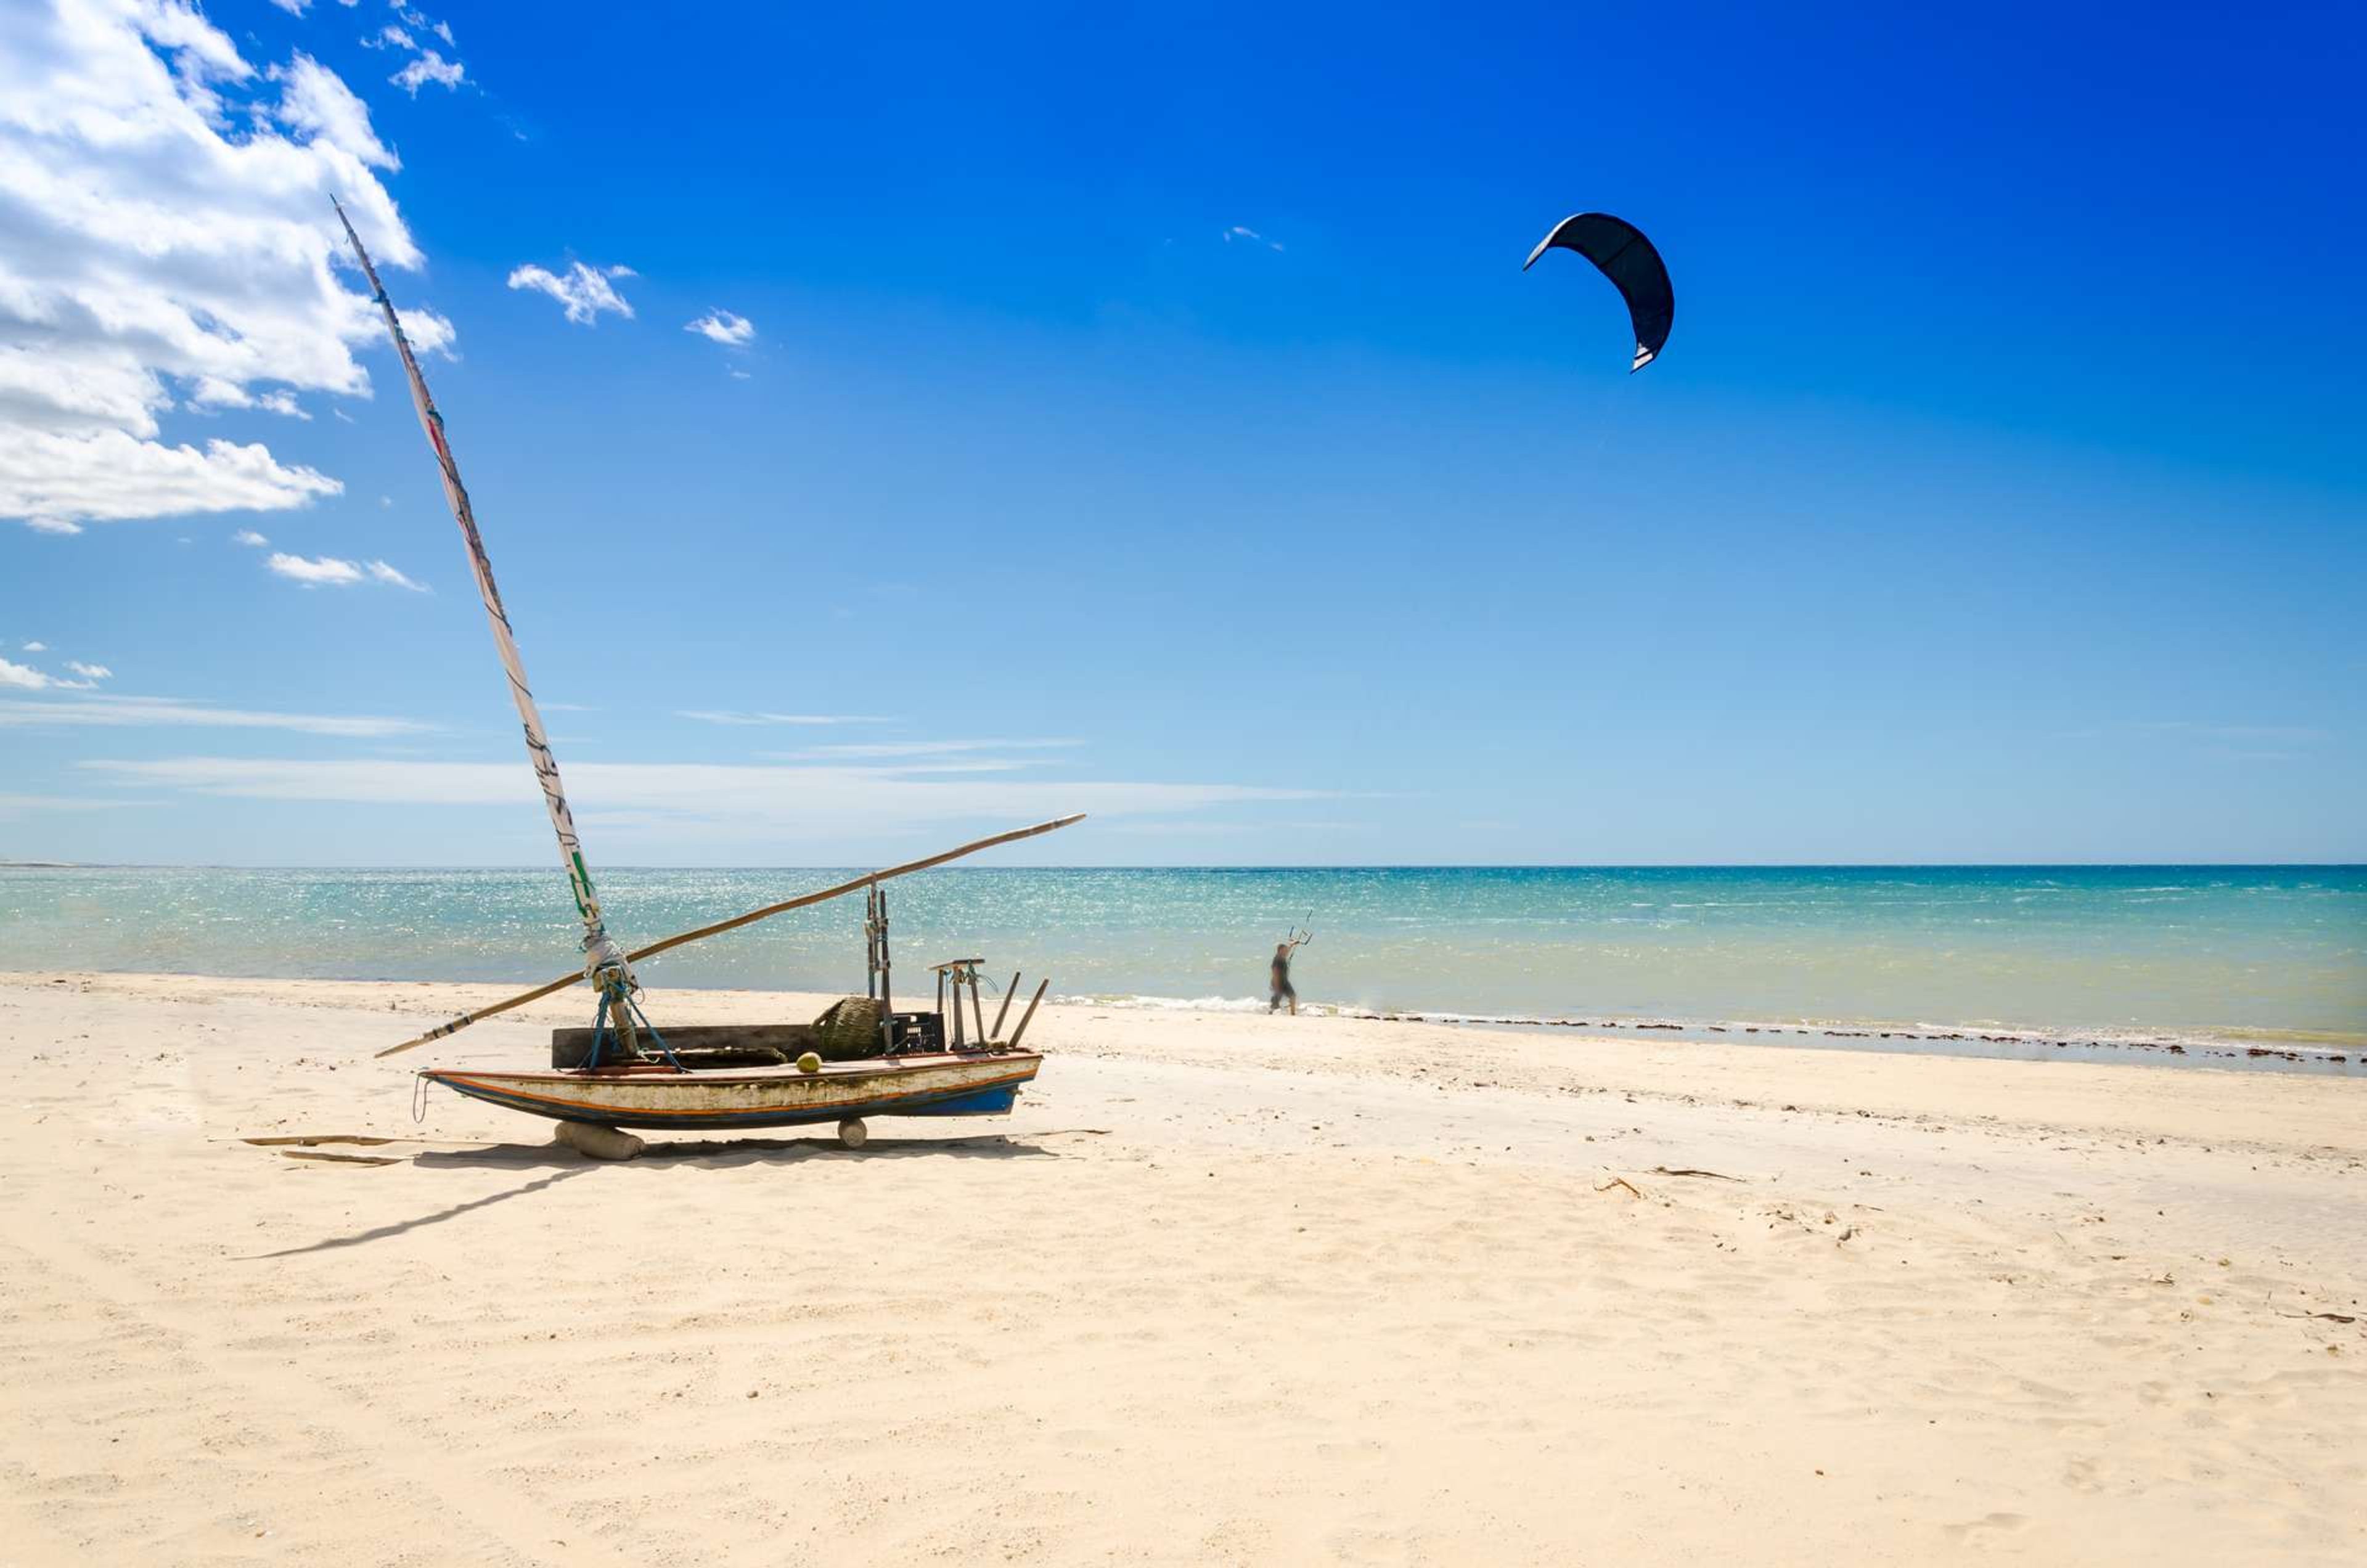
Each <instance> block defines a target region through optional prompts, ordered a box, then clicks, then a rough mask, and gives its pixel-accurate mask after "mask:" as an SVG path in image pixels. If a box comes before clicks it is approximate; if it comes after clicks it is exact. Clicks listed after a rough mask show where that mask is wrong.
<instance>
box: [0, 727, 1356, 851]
mask: <svg viewBox="0 0 2367 1568" xmlns="http://www.w3.org/2000/svg"><path fill="white" fill-rule="evenodd" d="M26 705H27V706H32V705H33V704H26ZM0 722H5V719H0ZM81 765H82V766H83V767H84V768H86V769H88V770H90V771H92V772H93V773H99V774H102V775H105V776H108V777H110V778H114V779H118V780H122V781H125V782H130V783H136V784H150V785H161V786H164V787H167V788H174V789H180V790H186V791H188V792H190V793H193V794H198V795H224V796H234V797H237V798H241V799H247V800H304V801H335V802H342V803H349V804H355V805H379V806H383V805H405V806H416V805H435V806H482V805H502V806H508V805H514V804H520V803H523V802H525V801H528V800H532V799H534V798H535V795H536V791H535V784H534V778H533V775H532V774H531V773H529V772H528V771H527V769H525V768H523V767H520V766H519V765H518V764H517V763H515V762H512V761H501V762H434V761H403V760H401V759H390V758H377V759H371V760H369V761H351V762H347V761H297V760H289V759H264V758H245V757H174V758H165V759H162V760H158V761H85V762H84V763H82V764H81ZM568 782H569V784H570V789H569V795H570V796H571V798H572V800H573V801H574V803H575V805H576V807H577V808H578V810H579V812H580V813H581V812H583V811H585V810H586V808H588V809H589V812H590V813H591V814H592V815H588V816H586V817H584V818H583V819H585V820H610V821H613V820H616V819H617V818H619V817H629V818H631V819H632V820H633V821H634V822H635V823H636V824H637V825H640V826H657V825H663V826H666V827H668V828H670V829H693V830H696V829H700V828H707V829H717V830H723V831H729V832H732V833H745V832H750V831H754V832H759V833H764V832H770V833H790V834H796V835H798V836H799V837H810V836H811V835H814V834H817V833H836V832H844V831H853V830H863V829H895V828H903V827H912V828H925V827H932V826H938V825H942V824H945V823H947V822H952V821H961V820H975V821H980V822H998V821H1014V822H1015V821H1032V820H1036V819H1037V818H1044V817H1048V816H1050V815H1052V814H1054V813H1055V812H1066V811H1084V812H1089V813H1092V814H1093V815H1094V816H1096V817H1113V816H1116V817H1129V816H1141V815H1147V814H1156V813H1161V812H1182V811H1194V810H1200V809H1206V808H1212V807H1227V806H1232V805H1238V804H1240V803H1244V802H1254V801H1301V800H1322V799H1331V798H1336V796H1334V795H1333V794H1332V793H1331V792H1330V791H1324V790H1305V789H1274V788H1266V787H1263V786H1261V785H1254V784H1167V783H1134V782H1110V781H1091V782H1068V781H1063V782H1059V783H1052V782H1047V781H1044V780H1040V779H1036V780H1031V781H1029V782H1026V783H1024V784H1023V783H1018V782H1014V781H1012V780H1007V779H996V778H969V777H965V778H957V779H941V778H911V777H904V776H900V775H897V774H895V773H887V772H883V771H881V770H878V769H871V768H827V767H816V768H797V767H756V766H742V765H734V764H728V763H691V762H591V763H583V764H579V765H577V766H574V767H571V768H570V769H568Z"/></svg>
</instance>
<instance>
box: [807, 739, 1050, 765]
mask: <svg viewBox="0 0 2367 1568" xmlns="http://www.w3.org/2000/svg"><path fill="white" fill-rule="evenodd" d="M1083 744H1084V742H1083V741H1082V740H866V741H845V742H840V743H836V744H832V745H828V746H809V747H807V748H806V749H805V750H802V751H784V752H781V753H779V760H780V761H789V762H810V761H850V762H852V761H870V760H892V759H895V758H900V757H941V756H946V755H948V754H951V753H954V752H962V751H1048V750H1062V749H1065V748H1068V747H1070V746H1082V745H1083Z"/></svg>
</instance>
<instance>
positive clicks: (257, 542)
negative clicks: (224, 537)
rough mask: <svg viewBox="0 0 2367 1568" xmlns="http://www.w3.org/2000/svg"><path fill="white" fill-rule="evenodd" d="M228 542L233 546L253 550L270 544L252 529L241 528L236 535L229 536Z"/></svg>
mask: <svg viewBox="0 0 2367 1568" xmlns="http://www.w3.org/2000/svg"><path fill="white" fill-rule="evenodd" d="M230 542H231V543H232V544H233V545H246V546H250V547H254V548H255V549H261V548H262V547H264V546H266V545H267V544H269V543H271V541H270V540H268V539H266V538H265V537H264V536H262V535H260V534H258V533H256V532H255V530H254V529H252V528H241V529H240V530H239V531H238V532H237V533H235V534H232V536H230Z"/></svg>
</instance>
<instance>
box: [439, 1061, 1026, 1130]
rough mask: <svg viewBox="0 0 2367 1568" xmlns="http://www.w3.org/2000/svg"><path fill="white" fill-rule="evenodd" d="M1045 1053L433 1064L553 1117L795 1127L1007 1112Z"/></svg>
mask: <svg viewBox="0 0 2367 1568" xmlns="http://www.w3.org/2000/svg"><path fill="white" fill-rule="evenodd" d="M1043 1062H1044V1058H1043V1057H1041V1056H1039V1055H1036V1054H1035V1053H1034V1052H1032V1051H1007V1052H994V1053H991V1054H979V1055H941V1056H939V1055H933V1056H903V1057H885V1058H881V1059H878V1060H875V1061H864V1062H832V1063H827V1064H825V1065H824V1066H823V1067H822V1069H821V1071H820V1072H817V1073H803V1072H799V1071H798V1069H797V1068H795V1067H749V1068H739V1069H731V1070H725V1071H708V1072H678V1071H675V1070H674V1069H672V1068H670V1067H664V1066H659V1067H654V1068H653V1067H650V1066H631V1067H595V1068H592V1069H590V1070H588V1071H587V1070H580V1069H579V1070H574V1071H559V1072H539V1073H481V1072H470V1071H465V1070H462V1069H459V1068H454V1067H437V1068H432V1069H430V1070H429V1071H427V1072H425V1073H422V1074H421V1075H420V1077H424V1078H426V1079H427V1080H428V1081H429V1082H431V1083H438V1084H442V1085H443V1086H444V1087H445V1088H447V1089H451V1090H452V1091H453V1092H455V1093H457V1094H465V1095H467V1096H468V1097H469V1098H470V1099H471V1100H483V1101H485V1102H486V1103H487V1104H489V1105H499V1106H503V1107H505V1108H506V1109H508V1110H511V1111H525V1112H526V1113H527V1114H528V1115H531V1116H547V1117H549V1118H550V1119H551V1120H552V1121H555V1122H591V1123H593V1124H594V1125H595V1126H603V1127H633V1128H640V1129H652V1128H654V1129H659V1130H663V1129H666V1128H674V1129H680V1130H689V1131H705V1130H708V1129H710V1128H734V1127H740V1128H744V1127H795V1126H800V1125H806V1124H810V1123H812V1122H844V1121H846V1120H848V1119H850V1118H855V1117H865V1116H993V1115H997V1114H1000V1113H1001V1112H1003V1111H1009V1110H1010V1109H1011V1108H1012V1104H1013V1102H1014V1100H1017V1099H1018V1096H1019V1089H1020V1087H1021V1086H1022V1085H1024V1084H1025V1083H1026V1082H1028V1081H1029V1080H1030V1079H1032V1078H1034V1077H1035V1076H1036V1068H1038V1067H1039V1066H1042V1065H1043Z"/></svg>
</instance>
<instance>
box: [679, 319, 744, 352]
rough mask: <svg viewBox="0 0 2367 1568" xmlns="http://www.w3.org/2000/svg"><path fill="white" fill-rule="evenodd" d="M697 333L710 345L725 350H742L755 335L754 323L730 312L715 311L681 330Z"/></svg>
mask: <svg viewBox="0 0 2367 1568" xmlns="http://www.w3.org/2000/svg"><path fill="white" fill-rule="evenodd" d="M682 330H683V331H685V332H686V333H697V334H698V335H699V336H701V337H703V338H706V339H707V340H708V341H709V342H711V343H719V344H722V345H723V346H724V347H726V348H744V347H746V346H747V345H748V344H749V342H750V341H751V340H753V338H754V337H755V335H756V323H755V322H753V321H750V320H749V319H748V318H747V317H745V316H742V315H741V314H739V313H738V312H736V311H732V310H709V311H708V312H707V314H705V315H703V316H701V317H699V318H698V320H697V321H693V322H691V323H690V324H689V325H688V326H685V327H684V328H683V329H682Z"/></svg>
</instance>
